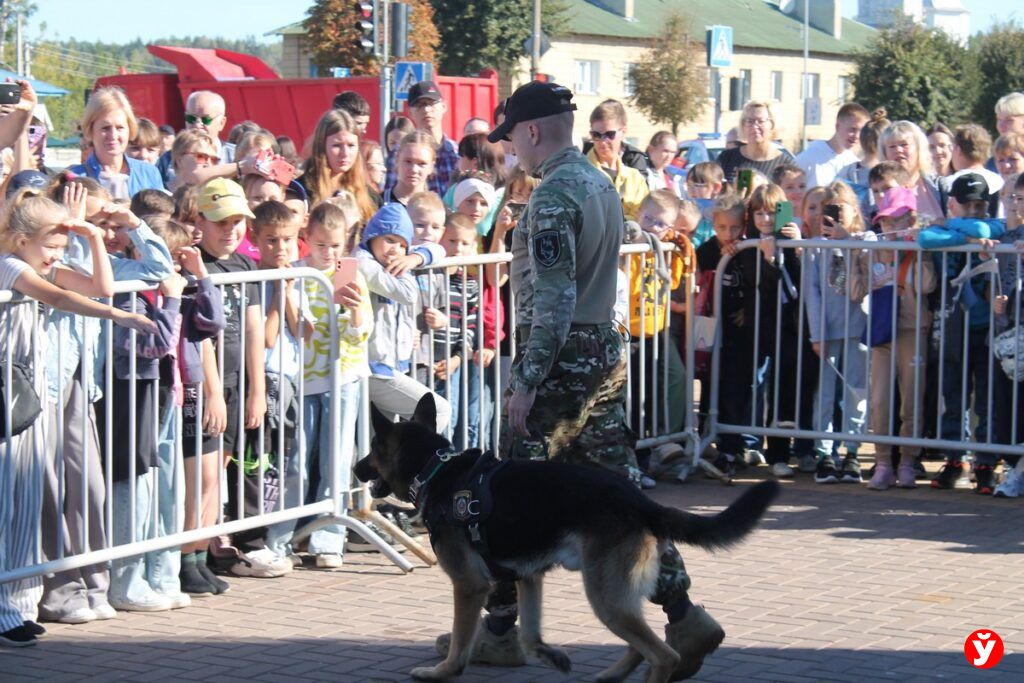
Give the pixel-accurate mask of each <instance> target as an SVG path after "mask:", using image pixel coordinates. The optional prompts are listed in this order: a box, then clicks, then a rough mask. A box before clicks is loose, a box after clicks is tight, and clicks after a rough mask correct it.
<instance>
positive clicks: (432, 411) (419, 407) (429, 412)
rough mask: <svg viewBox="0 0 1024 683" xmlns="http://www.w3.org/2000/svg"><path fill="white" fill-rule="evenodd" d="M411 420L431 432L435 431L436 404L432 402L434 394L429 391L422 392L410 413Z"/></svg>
mask: <svg viewBox="0 0 1024 683" xmlns="http://www.w3.org/2000/svg"><path fill="white" fill-rule="evenodd" d="M412 421H413V422H416V423H418V424H421V425H423V426H424V427H426V428H427V429H429V430H430V431H432V432H436V431H437V404H436V403H435V402H434V394H432V393H430V392H429V391H428V392H427V393H425V394H423V396H422V397H421V398H420V401H419V403H417V404H416V410H414V411H413V413H412Z"/></svg>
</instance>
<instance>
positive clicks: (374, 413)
mask: <svg viewBox="0 0 1024 683" xmlns="http://www.w3.org/2000/svg"><path fill="white" fill-rule="evenodd" d="M370 424H371V425H373V433H374V434H376V435H377V436H379V437H381V438H383V437H384V435H385V434H387V433H388V432H390V431H391V428H392V427H394V423H393V422H391V420H389V419H388V418H387V417H386V416H385V415H384V413H382V412H380V411H379V410H378V409H377V406H375V405H373V403H370Z"/></svg>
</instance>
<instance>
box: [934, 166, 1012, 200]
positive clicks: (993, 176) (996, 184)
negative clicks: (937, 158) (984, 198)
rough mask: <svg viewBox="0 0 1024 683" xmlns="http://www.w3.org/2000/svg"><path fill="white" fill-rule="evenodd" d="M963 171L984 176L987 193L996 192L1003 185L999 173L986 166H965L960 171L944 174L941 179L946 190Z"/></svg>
mask: <svg viewBox="0 0 1024 683" xmlns="http://www.w3.org/2000/svg"><path fill="white" fill-rule="evenodd" d="M965 173H977V174H978V175H980V176H981V177H982V178H984V179H985V182H986V183H988V191H989V194H997V193H998V192H999V191H1000V190H1002V189H1003V185H1004V184H1005V183H1004V181H1003V177H1002V176H1001V175H999V174H998V173H993V172H992V171H990V170H988V169H987V168H965V169H963V170H961V171H957V172H956V173H954V174H953V175H950V176H946V177H945V178H943V179H942V182H943V183H945V185H946V190H947V191H948V190H949V189H951V188H952V187H953V181H954V180H956V179H957V178H959V177H960V176H962V175H963V174H965Z"/></svg>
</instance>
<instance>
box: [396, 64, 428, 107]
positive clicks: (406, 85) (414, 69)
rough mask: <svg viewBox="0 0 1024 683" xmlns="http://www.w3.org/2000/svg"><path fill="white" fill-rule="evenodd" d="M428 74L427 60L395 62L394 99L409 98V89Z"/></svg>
mask: <svg viewBox="0 0 1024 683" xmlns="http://www.w3.org/2000/svg"><path fill="white" fill-rule="evenodd" d="M429 74H430V64H429V63H427V62H398V63H397V64H395V99H396V100H407V99H409V90H410V89H411V88H412V86H414V85H416V84H417V83H419V82H420V81H425V80H427V79H428V78H430V76H429Z"/></svg>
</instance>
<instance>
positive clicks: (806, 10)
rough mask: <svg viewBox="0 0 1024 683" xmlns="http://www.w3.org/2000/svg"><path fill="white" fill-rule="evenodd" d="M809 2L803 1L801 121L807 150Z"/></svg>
mask: <svg viewBox="0 0 1024 683" xmlns="http://www.w3.org/2000/svg"><path fill="white" fill-rule="evenodd" d="M809 4H810V3H809V0H804V87H803V96H804V102H803V104H804V115H803V118H802V121H803V124H804V125H803V127H802V128H803V149H807V101H808V99H810V98H809V95H810V94H811V87H810V86H811V84H810V83H808V76H809V69H808V61H809V59H810V55H811V13H810V7H809Z"/></svg>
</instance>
